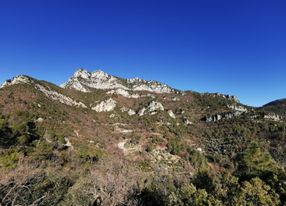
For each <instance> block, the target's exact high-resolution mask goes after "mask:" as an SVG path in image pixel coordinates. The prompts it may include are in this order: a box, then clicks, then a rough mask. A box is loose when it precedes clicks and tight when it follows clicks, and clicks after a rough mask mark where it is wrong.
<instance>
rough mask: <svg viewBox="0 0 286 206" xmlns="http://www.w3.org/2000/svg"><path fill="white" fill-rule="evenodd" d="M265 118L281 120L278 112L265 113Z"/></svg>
mask: <svg viewBox="0 0 286 206" xmlns="http://www.w3.org/2000/svg"><path fill="white" fill-rule="evenodd" d="M264 119H268V120H273V121H276V122H278V121H280V120H281V117H280V116H279V115H277V114H267V115H264Z"/></svg>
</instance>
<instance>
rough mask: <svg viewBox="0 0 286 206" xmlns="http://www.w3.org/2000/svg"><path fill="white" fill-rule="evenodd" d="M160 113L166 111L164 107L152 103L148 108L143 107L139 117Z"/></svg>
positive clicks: (158, 103)
mask: <svg viewBox="0 0 286 206" xmlns="http://www.w3.org/2000/svg"><path fill="white" fill-rule="evenodd" d="M158 111H164V107H163V105H162V104H161V103H160V102H155V101H152V102H151V103H150V104H149V105H148V107H147V108H145V107H143V108H142V109H141V110H140V111H139V112H138V115H139V116H143V115H144V114H146V113H148V114H150V115H154V114H156V113H157V112H158Z"/></svg>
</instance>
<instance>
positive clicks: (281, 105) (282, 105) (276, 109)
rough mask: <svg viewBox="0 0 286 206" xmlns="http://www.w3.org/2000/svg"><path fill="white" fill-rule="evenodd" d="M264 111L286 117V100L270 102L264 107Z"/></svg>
mask: <svg viewBox="0 0 286 206" xmlns="http://www.w3.org/2000/svg"><path fill="white" fill-rule="evenodd" d="M262 109H263V110H265V111H268V112H273V113H276V114H279V115H284V116H285V115H286V99H279V100H276V101H273V102H270V103H268V104H266V105H264V106H263V107H262Z"/></svg>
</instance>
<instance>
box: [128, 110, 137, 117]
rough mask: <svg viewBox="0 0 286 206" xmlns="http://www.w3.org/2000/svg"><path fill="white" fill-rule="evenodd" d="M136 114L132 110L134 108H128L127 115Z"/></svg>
mask: <svg viewBox="0 0 286 206" xmlns="http://www.w3.org/2000/svg"><path fill="white" fill-rule="evenodd" d="M135 114H136V112H135V111H134V110H132V109H129V110H128V115H129V116H133V115H135Z"/></svg>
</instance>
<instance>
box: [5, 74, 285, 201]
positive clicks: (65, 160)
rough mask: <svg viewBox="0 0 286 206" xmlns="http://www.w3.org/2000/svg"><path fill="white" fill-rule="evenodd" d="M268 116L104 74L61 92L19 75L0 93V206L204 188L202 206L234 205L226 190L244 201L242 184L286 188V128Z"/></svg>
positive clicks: (167, 194)
mask: <svg viewBox="0 0 286 206" xmlns="http://www.w3.org/2000/svg"><path fill="white" fill-rule="evenodd" d="M79 84H80V86H79ZM149 84H151V86H150V85H149ZM146 85H147V86H146ZM82 88H84V89H82ZM138 88H139V89H138ZM146 88H149V89H146ZM150 88H151V89H150ZM162 88H168V89H167V90H165V89H162ZM165 91H166V92H165ZM270 114H271V113H268V112H267V111H262V110H261V109H256V108H252V107H248V106H246V105H242V104H240V103H239V102H238V100H237V98H235V97H234V96H230V95H222V94H219V93H216V94H209V93H206V94H200V93H196V92H184V91H178V90H173V89H171V88H169V87H167V86H166V87H165V84H161V83H155V82H148V81H145V80H140V79H136V80H134V81H133V80H124V79H121V78H118V77H113V76H111V75H108V74H106V73H104V72H102V71H97V72H93V73H90V72H87V71H84V70H78V71H77V72H76V73H75V75H74V76H73V77H71V78H70V80H69V81H68V83H67V84H65V85H64V86H63V87H59V86H57V85H54V84H52V83H49V82H45V81H40V80H37V79H34V78H32V77H28V76H18V77H15V78H14V79H12V80H10V81H7V82H5V83H4V84H3V86H2V87H1V88H0V154H1V155H0V203H1V204H3V205H12V203H13V204H14V203H15V204H19V205H31V204H33V203H34V202H35V201H36V202H38V204H39V205H180V204H181V205H183V203H180V202H176V201H186V200H195V199H196V198H197V200H198V199H199V197H201V194H200V192H203V191H202V189H203V190H204V192H203V193H204V195H203V200H202V201H205V200H206V199H208V198H209V201H213V200H214V199H215V200H216V201H217V202H223V203H224V204H225V205H235V204H234V203H233V201H237V199H239V198H241V197H240V196H239V198H238V197H236V196H235V197H232V196H231V194H227V197H228V198H225V195H226V193H224V192H222V191H228V190H229V191H233V188H236V189H235V191H236V192H237V194H235V195H240V193H239V191H241V187H243V186H242V185H240V183H239V182H238V180H239V181H240V182H242V181H251V178H253V177H257V178H261V179H262V180H263V181H265V182H266V181H270V179H271V178H270V177H269V173H270V174H274V176H275V175H276V176H275V177H279V178H278V180H277V182H275V181H276V180H275V181H274V180H273V181H274V182H271V188H275V189H276V188H278V187H275V186H273V185H274V184H276V183H277V185H279V184H280V183H282V182H283V181H284V179H283V175H284V173H281V171H280V169H281V168H282V167H283V166H285V165H286V160H285V158H284V157H285V154H286V149H285V146H284V145H285V139H286V136H285V134H286V132H285V131H286V122H285V119H284V118H283V117H281V118H279V119H275V118H274V119H273V118H268V117H269V115H270ZM255 145H256V146H255ZM251 155H253V157H252V156H251ZM255 155H258V156H255ZM249 156H250V157H251V158H250V157H249ZM243 158H245V159H243ZM247 158H248V159H247ZM277 168H279V169H277ZM249 171H250V172H249ZM204 175H207V176H204ZM224 175H228V176H229V177H228V178H226V179H228V180H229V181H233V182H231V183H230V182H228V181H226V180H223V178H222V177H223V176H224ZM267 175H268V176H267ZM285 176H286V175H285ZM265 177H267V178H265ZM236 179H238V180H236ZM274 179H275V178H274ZM205 180H208V181H207V183H206V181H205ZM280 180H281V181H280ZM224 181H226V182H224ZM236 181H237V183H235V182H236ZM213 182H218V183H217V184H214V185H210V184H213ZM256 183H257V182H255V184H256ZM249 184H254V183H253V182H251V183H249ZM257 184H258V183H257ZM261 184H262V183H261ZM265 184H266V183H265ZM267 184H270V182H267ZM272 184H273V185H272ZM220 185H223V186H222V187H225V188H224V189H221V188H219V186H220ZM229 185H232V187H233V188H228V187H229ZM281 185H283V184H281ZM23 188H29V190H28V189H27V190H26V189H23ZM255 188H256V187H255ZM266 188H268V187H266ZM186 189H188V191H190V194H192V195H191V196H190V197H188V198H184V197H181V195H186V193H184V192H185V191H186ZM248 189H249V188H248ZM218 191H220V193H219V195H218V194H217V193H218ZM283 191H284V190H283V188H281V190H280V189H279V190H278V189H277V191H276V190H275V191H274V190H273V191H272V190H271V192H269V193H265V194H267V195H269V194H272V193H275V194H276V192H277V193H279V195H280V196H281V197H283V195H285V194H284V193H283ZM198 192H199V194H197V193H198ZM230 193H231V192H230ZM107 194H108V195H107ZM190 194H189V195H190ZM263 194H264V193H263ZM193 195H194V196H193ZM196 195H197V196H196ZM267 195H266V196H267ZM173 197H174V198H173ZM267 197H268V196H267ZM275 197H276V196H275ZM270 199H271V198H270ZM272 199H273V198H272ZM274 199H275V198H274ZM280 199H281V201H283V198H280ZM280 199H279V200H280ZM228 201H229V202H228ZM186 204H187V203H186ZM188 204H189V205H194V204H195V203H193V202H191V203H190V202H189V203H188ZM237 205H243V203H238V204H237ZM272 205H275V204H272Z"/></svg>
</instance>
